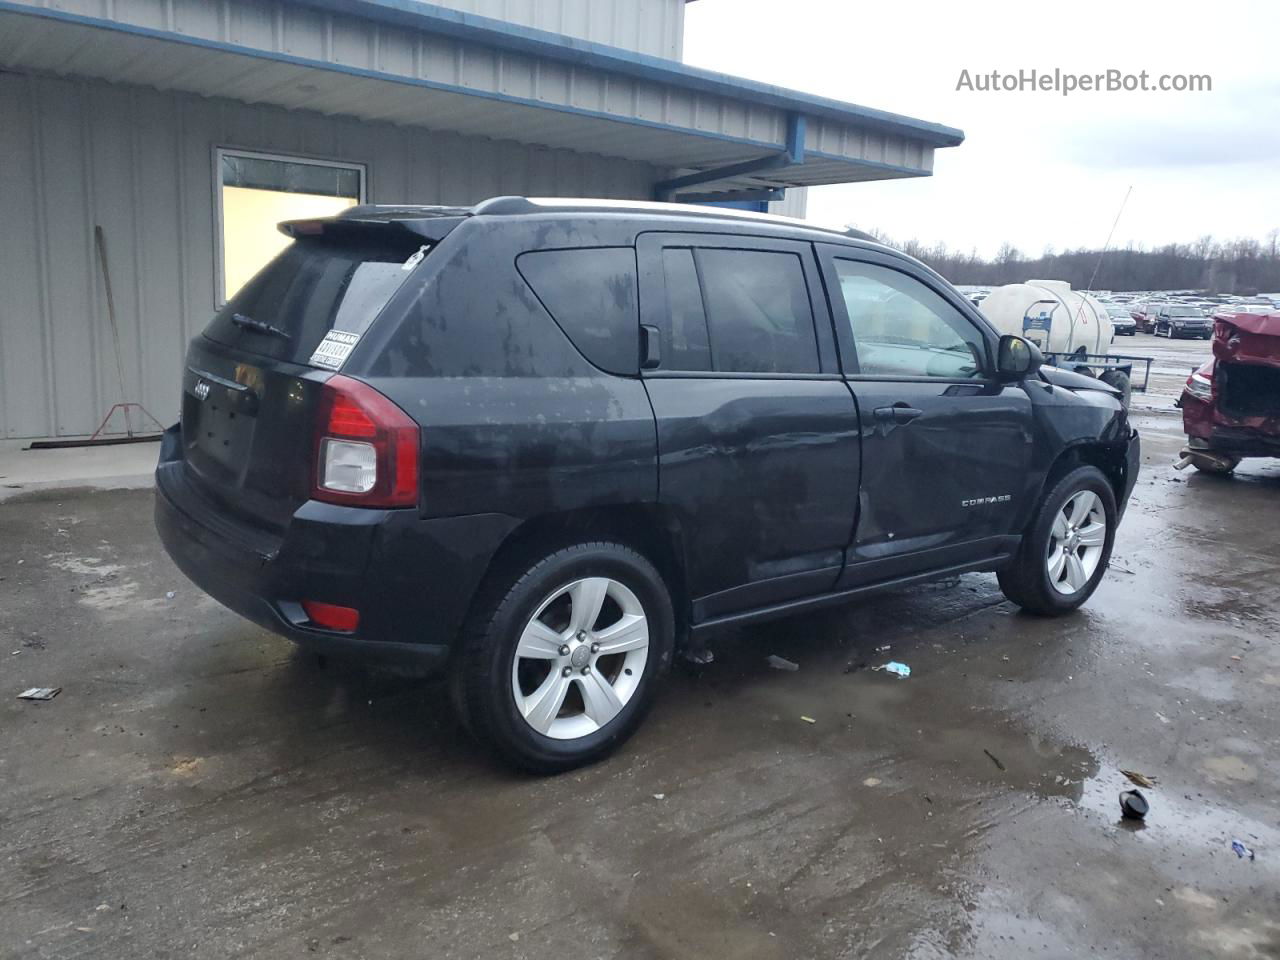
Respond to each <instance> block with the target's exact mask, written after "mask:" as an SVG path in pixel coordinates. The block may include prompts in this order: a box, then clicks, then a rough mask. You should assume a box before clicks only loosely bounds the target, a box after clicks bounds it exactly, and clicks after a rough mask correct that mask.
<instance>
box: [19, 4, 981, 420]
mask: <svg viewBox="0 0 1280 960" xmlns="http://www.w3.org/2000/svg"><path fill="white" fill-rule="evenodd" d="M684 3H685V0H470V2H468V0H448V2H444V3H420V2H416V0H0V224H3V225H4V229H3V230H0V438H10V439H12V438H27V437H50V436H58V437H67V436H82V435H86V434H89V433H90V432H92V431H93V430H94V428H95V427H96V426H97V425H98V422H99V420H100V419H101V418H102V416H103V414H104V413H105V411H106V410H108V409H109V408H110V407H111V405H112V404H113V403H115V402H117V401H121V400H133V401H140V402H141V403H143V404H144V405H145V406H146V407H147V408H148V409H150V410H151V411H152V412H154V413H155V415H156V416H157V417H159V418H160V419H161V420H162V421H165V422H169V421H171V420H172V419H174V417H175V416H176V410H177V407H178V401H179V397H178V383H179V374H180V371H181V361H182V356H183V353H184V350H185V345H186V342H187V340H188V339H189V338H190V337H192V336H193V335H195V334H196V333H197V332H198V331H199V330H200V329H201V328H203V326H204V325H205V323H206V322H207V320H208V318H209V316H210V315H211V314H212V312H213V311H214V310H215V309H216V308H217V307H218V306H219V305H220V304H221V303H222V302H224V301H225V298H226V296H227V295H228V293H229V292H234V290H235V289H236V288H237V287H238V285H239V283H241V282H243V279H244V278H245V277H247V276H248V275H250V274H252V272H253V270H255V269H256V268H257V266H258V265H260V264H261V263H262V262H265V258H267V257H269V256H270V255H271V253H272V251H273V249H274V246H273V244H276V243H279V242H282V241H281V240H280V239H279V238H278V236H277V235H276V234H275V231H274V230H272V229H270V224H271V223H273V222H275V221H276V220H279V219H287V218H288V217H290V216H299V215H308V214H310V213H312V212H325V211H329V210H334V209H340V208H341V207H342V206H346V205H349V204H352V203H357V202H362V201H364V202H374V203H390V202H418V203H459V204H461V203H473V202H475V201H478V200H480V199H482V198H485V197H489V196H495V195H502V194H525V195H558V196H601V197H615V198H635V199H652V198H659V199H675V200H683V201H688V202H697V203H705V202H719V203H733V204H735V205H755V206H763V205H765V204H768V205H770V207H771V208H772V209H774V210H779V211H781V212H787V213H791V214H793V215H803V202H804V198H803V192H802V190H799V189H797V188H803V187H805V186H810V185H817V184H828V183H842V182H850V181H858V180H875V179H883V178H888V177H912V176H926V175H928V174H929V173H930V172H931V170H932V166H933V152H934V150H935V149H936V148H938V147H946V146H954V145H956V144H958V143H960V142H961V140H962V139H963V135H962V134H961V133H960V132H959V131H958V130H954V129H951V128H948V127H943V126H939V125H937V124H932V123H926V122H923V121H920V120H915V119H912V118H909V117H902V116H897V115H894V114H889V113H885V112H882V111H877V110H872V109H868V108H865V107H860V106H854V105H851V104H847V103H840V102H837V101H833V100H829V99H826V98H823V97H817V96H810V95H806V94H801V93H796V92H793V91H788V90H782V89H779V88H777V87H772V86H768V85H765V84H760V83H755V82H752V81H749V80H743V79H737V78H732V77H726V76H724V75H721V74H716V73H711V72H708V71H704V70H698V69H694V68H691V67H688V66H685V65H684V64H682V63H681V62H680V59H679V58H680V56H681V48H682V41H683V29H684ZM788 191H790V192H789V193H788ZM104 254H105V256H104ZM104 260H105V263H106V268H105V271H104V267H103V263H104ZM108 278H109V280H110V285H111V291H112V299H113V304H114V308H115V309H114V312H115V317H116V327H115V331H116V333H115V334H114V335H113V330H112V326H111V324H110V323H109V317H108V311H107V303H106V300H107V298H106V286H105V280H106V279H108ZM117 342H118V343H119V349H118V350H117V349H116V343H117ZM117 356H118V357H119V363H118V364H117Z"/></svg>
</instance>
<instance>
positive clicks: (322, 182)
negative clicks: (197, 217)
mask: <svg viewBox="0 0 1280 960" xmlns="http://www.w3.org/2000/svg"><path fill="white" fill-rule="evenodd" d="M216 174H217V178H218V213H219V218H218V237H217V238H216V239H217V250H218V266H219V273H220V277H221V286H220V288H219V290H218V295H219V298H220V300H221V301H222V302H224V303H225V302H226V301H228V300H230V299H231V298H232V297H234V296H235V295H236V293H237V292H239V291H240V289H241V288H242V287H244V285H245V284H246V283H248V282H249V279H250V278H251V277H253V276H254V274H256V273H257V272H258V271H259V270H261V269H262V268H263V267H264V266H266V265H267V264H268V263H270V262H271V261H272V260H273V259H274V258H275V257H276V256H277V255H278V254H279V253H280V251H282V250H283V249H284V248H285V247H287V246H288V245H289V238H288V237H286V236H285V235H284V234H282V233H280V231H279V230H277V229H276V225H277V224H279V223H281V222H282V221H285V220H306V219H310V218H313V217H332V216H336V215H337V214H339V213H341V212H342V211H343V210H345V209H347V208H348V207H353V206H355V205H356V204H358V203H361V202H362V201H363V199H364V176H365V173H364V167H363V166H360V165H358V164H342V163H330V162H327V161H320V160H306V159H302V158H300V157H282V156H275V155H269V154H258V153H246V152H242V151H233V150H219V151H218V152H217V171H216Z"/></svg>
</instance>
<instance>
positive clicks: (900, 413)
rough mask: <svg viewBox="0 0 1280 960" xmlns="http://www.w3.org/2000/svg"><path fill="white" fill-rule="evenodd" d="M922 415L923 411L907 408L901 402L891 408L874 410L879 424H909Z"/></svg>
mask: <svg viewBox="0 0 1280 960" xmlns="http://www.w3.org/2000/svg"><path fill="white" fill-rule="evenodd" d="M922 413H924V411H923V410H920V409H918V408H917V407H909V406H907V405H906V404H905V403H902V402H901V401H899V402H898V403H895V404H894V405H893V406H891V407H876V409H875V414H876V419H877V420H878V421H880V422H881V423H910V422H911V421H912V420H914V419H915V418H916V417H918V416H920V414H922Z"/></svg>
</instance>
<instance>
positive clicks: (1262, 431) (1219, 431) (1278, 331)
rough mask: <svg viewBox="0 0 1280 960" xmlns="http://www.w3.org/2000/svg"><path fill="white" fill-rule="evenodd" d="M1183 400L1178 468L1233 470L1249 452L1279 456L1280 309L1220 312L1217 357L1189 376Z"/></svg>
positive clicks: (1216, 330) (1215, 333)
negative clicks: (1182, 441) (1183, 440)
mask: <svg viewBox="0 0 1280 960" xmlns="http://www.w3.org/2000/svg"><path fill="white" fill-rule="evenodd" d="M1179 406H1181V407H1182V425H1183V429H1184V430H1185V431H1186V434H1187V446H1186V448H1185V449H1184V450H1183V451H1182V460H1181V461H1179V463H1178V466H1179V468H1181V467H1185V466H1193V467H1195V468H1196V469H1197V470H1203V471H1204V472H1206V473H1230V472H1231V471H1232V470H1234V469H1235V468H1236V466H1237V465H1238V464H1239V463H1240V461H1241V460H1242V459H1244V458H1245V457H1280V311H1274V312H1272V313H1266V314H1256V313H1220V314H1217V315H1215V316H1214V318H1213V358H1212V359H1211V360H1209V361H1208V362H1207V363H1205V364H1204V365H1203V366H1202V367H1200V369H1199V370H1197V371H1196V372H1195V373H1193V374H1191V376H1190V377H1188V378H1187V385H1186V386H1185V387H1184V388H1183V391H1182V398H1181V399H1180V401H1179Z"/></svg>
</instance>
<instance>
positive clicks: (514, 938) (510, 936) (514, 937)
mask: <svg viewBox="0 0 1280 960" xmlns="http://www.w3.org/2000/svg"><path fill="white" fill-rule="evenodd" d="M507 939H508V940H510V941H511V942H512V943H516V942H517V941H519V939H520V934H518V933H508V934H507Z"/></svg>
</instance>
